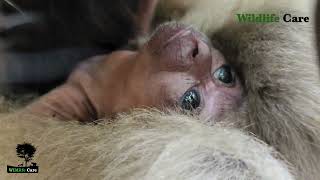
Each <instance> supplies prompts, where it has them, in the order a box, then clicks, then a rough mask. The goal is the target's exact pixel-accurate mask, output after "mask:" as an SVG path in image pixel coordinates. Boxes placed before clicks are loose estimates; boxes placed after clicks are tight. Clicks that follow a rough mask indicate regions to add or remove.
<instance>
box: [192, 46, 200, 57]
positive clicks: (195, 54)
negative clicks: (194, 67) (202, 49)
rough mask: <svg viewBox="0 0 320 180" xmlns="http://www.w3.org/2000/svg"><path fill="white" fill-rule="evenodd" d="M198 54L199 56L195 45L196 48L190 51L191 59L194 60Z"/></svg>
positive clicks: (197, 47)
mask: <svg viewBox="0 0 320 180" xmlns="http://www.w3.org/2000/svg"><path fill="white" fill-rule="evenodd" d="M198 54H199V46H198V44H197V45H196V47H195V48H194V49H193V51H192V57H193V58H196V57H197V55H198Z"/></svg>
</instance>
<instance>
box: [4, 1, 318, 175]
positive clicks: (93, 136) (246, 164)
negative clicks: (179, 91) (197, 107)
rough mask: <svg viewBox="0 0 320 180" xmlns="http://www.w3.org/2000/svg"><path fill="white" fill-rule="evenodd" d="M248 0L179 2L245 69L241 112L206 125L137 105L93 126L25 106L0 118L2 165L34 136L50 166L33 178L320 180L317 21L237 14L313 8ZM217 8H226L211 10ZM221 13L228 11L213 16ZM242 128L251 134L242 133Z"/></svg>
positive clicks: (185, 13) (45, 164)
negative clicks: (266, 20)
mask: <svg viewBox="0 0 320 180" xmlns="http://www.w3.org/2000/svg"><path fill="white" fill-rule="evenodd" d="M172 2H174V1H172ZM176 2H178V1H176ZM190 2H191V1H190ZM192 2H193V1H192ZM242 2H244V1H232V2H229V1H228V3H230V4H232V3H235V6H233V7H234V8H233V9H231V11H227V10H225V9H221V7H224V6H223V3H221V2H220V1H219V2H218V1H199V2H197V3H198V5H199V4H200V5H201V4H202V5H205V6H206V7H208V8H210V13H208V11H205V10H204V9H201V8H198V10H197V13H198V15H197V16H196V15H192V14H191V12H193V11H191V10H194V9H193V7H197V6H198V5H194V4H192V5H191V6H190V7H189V6H188V7H189V8H181V9H182V10H183V11H181V12H182V13H181V14H182V16H183V17H184V18H182V19H183V21H184V22H188V23H190V24H194V25H195V26H196V27H198V28H199V29H200V30H202V31H203V32H206V34H207V35H208V36H210V38H211V39H212V41H213V44H215V45H216V46H217V47H219V49H220V50H221V52H222V53H223V54H224V55H225V57H226V59H227V60H228V61H229V63H230V64H232V65H233V66H234V67H235V68H236V70H237V71H238V73H239V74H240V76H241V78H242V83H243V86H244V90H245V92H246V96H245V100H244V102H243V105H242V107H241V108H240V109H239V111H237V112H234V113H230V114H228V115H227V116H226V117H223V118H221V119H213V120H211V121H210V122H209V123H208V124H210V125H213V127H207V126H204V125H202V123H201V122H202V121H201V119H197V118H196V117H187V116H183V115H179V114H173V115H172V114H171V115H166V114H165V113H159V112H154V111H151V112H150V111H138V112H131V114H130V113H129V115H123V116H119V117H118V118H117V119H114V120H113V121H108V120H102V121H101V122H99V123H98V125H94V126H93V125H79V124H77V123H75V122H57V121H54V120H50V119H48V120H46V119H43V118H42V119H38V118H35V117H26V116H25V115H21V114H19V113H17V114H11V115H5V116H4V117H2V118H1V121H0V128H1V131H0V138H1V144H0V147H1V148H0V149H1V155H0V160H1V163H2V164H3V163H4V164H3V167H5V166H6V165H7V164H12V163H15V162H17V161H18V159H17V158H16V156H15V152H14V151H15V146H16V144H19V143H22V142H23V141H29V142H30V143H33V144H34V145H35V146H36V147H37V148H38V152H37V153H38V154H37V155H36V157H37V158H38V159H37V158H35V159H34V161H35V162H37V163H38V164H39V166H40V168H43V173H42V172H41V171H42V170H40V172H39V174H38V176H37V175H34V176H33V175H28V176H25V177H23V178H30V179H36V178H39V179H46V178H48V179H50V178H52V179H61V178H63V179H88V178H91V179H143V178H145V179H188V178H189V179H228V178H229V179H230V178H233V179H294V178H295V179H302V180H316V179H317V178H318V177H319V172H320V163H319V162H320V149H319V148H320V147H319V145H320V120H319V118H320V106H319V105H320V84H319V82H320V81H319V69H318V65H317V63H318V57H317V54H316V48H315V33H314V26H313V24H312V22H310V23H301V24H300V23H297V24H293V23H273V24H240V23H236V22H234V21H232V18H231V19H230V17H232V16H233V15H234V14H232V13H234V12H237V11H239V12H240V11H249V10H252V9H254V10H255V12H265V11H267V10H268V8H269V10H270V11H272V12H275V11H288V12H295V13H298V14H299V13H300V14H304V13H307V12H305V9H303V8H302V9H301V11H299V6H297V7H293V6H291V5H296V4H295V3H294V2H292V3H291V4H288V6H285V5H284V6H279V7H276V5H277V4H274V5H272V3H267V4H269V5H268V6H263V7H262V5H261V6H253V8H250V7H251V6H250V5H252V4H254V2H256V1H254V2H253V1H250V2H252V4H250V3H249V4H247V5H243V4H241V3H242ZM258 2H263V1H258ZM268 2H269V1H268ZM301 3H302V2H301ZM270 4H271V5H270ZM303 4H304V3H303ZM167 5H168V6H169V5H170V4H167ZM174 5H176V4H174ZM178 5H179V4H178ZM200 5H199V6H200ZM218 5H219V6H218ZM179 6H180V5H179ZM306 6H309V4H307V3H306ZM203 7H204V6H203ZM226 7H227V6H226ZM195 9H196V8H195ZM215 10H216V11H215ZM212 12H221V14H219V17H216V16H210V15H212V14H211V13H212ZM223 12H225V13H226V14H223ZM197 13H196V14H197ZM230 13H231V14H230ZM189 15H190V18H188V16H189ZM308 15H309V16H310V17H312V15H311V14H308ZM178 16H180V15H179V14H178ZM207 17H210V18H209V19H206V18H207ZM220 17H229V18H226V20H223V21H217V22H215V21H214V20H215V18H220ZM193 18H195V19H193ZM211 18H212V19H211ZM311 19H312V18H311ZM200 20H203V21H202V22H206V23H208V26H203V25H204V24H205V23H203V24H201V23H200V22H201V21H200ZM197 23H198V24H197ZM216 122H219V123H218V124H216ZM220 123H221V125H219V124H220ZM242 130H244V131H245V132H250V133H249V134H246V135H243V133H241V131H242ZM252 135H254V136H256V137H257V138H258V139H260V140H262V141H264V142H265V143H266V144H267V145H268V146H269V147H268V146H266V145H263V144H261V142H258V141H256V140H254V137H252ZM270 147H273V148H274V149H275V150H276V151H278V152H279V153H280V156H277V155H276V154H274V153H273V151H272V150H270ZM282 160H283V161H284V162H286V161H287V162H289V164H290V166H286V165H285V164H284V163H282ZM269 172H271V173H269ZM289 172H290V173H289ZM189 173H190V174H189ZM290 174H292V175H293V176H294V177H292V176H291V175H290ZM1 176H3V177H4V178H5V179H10V178H12V179H14V178H15V179H19V178H22V176H20V175H11V174H6V173H4V174H3V175H2V174H1Z"/></svg>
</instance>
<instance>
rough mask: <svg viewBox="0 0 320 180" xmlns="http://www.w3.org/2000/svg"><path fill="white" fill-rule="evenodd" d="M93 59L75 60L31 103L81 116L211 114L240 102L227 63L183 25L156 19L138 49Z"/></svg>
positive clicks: (57, 112)
mask: <svg viewBox="0 0 320 180" xmlns="http://www.w3.org/2000/svg"><path fill="white" fill-rule="evenodd" d="M96 59H98V60H91V61H88V62H87V63H86V64H85V65H81V66H79V68H78V69H77V70H76V71H75V72H74V73H73V74H72V75H71V77H70V78H69V80H68V81H67V82H66V84H65V85H63V86H62V87H60V88H58V89H57V90H54V91H53V92H51V93H49V94H48V95H47V96H46V97H45V98H42V99H43V100H40V103H37V102H36V103H35V104H36V106H33V107H34V108H33V109H35V110H36V112H39V111H42V112H43V111H44V109H50V110H49V114H50V115H55V116H56V115H58V116H60V117H62V118H77V119H80V120H85V119H96V118H100V117H103V116H109V115H113V114H115V113H119V112H123V111H127V110H129V109H131V108H137V107H158V108H162V107H170V106H171V107H173V106H178V107H181V108H182V109H184V110H187V111H192V112H195V113H198V114H199V115H200V116H201V117H202V118H211V117H218V116H221V115H222V114H223V113H225V112H227V111H228V110H231V109H234V108H236V107H238V106H239V104H240V103H241V98H242V88H241V85H240V82H239V79H238V78H237V76H236V73H235V72H234V70H233V69H232V67H231V66H229V65H228V64H226V61H225V59H224V57H223V55H222V54H221V53H220V52H219V51H218V50H217V49H215V48H214V47H213V46H212V45H211V44H210V41H209V40H208V39H207V38H206V36H204V35H203V34H201V33H199V32H198V31H196V30H194V29H193V28H191V27H189V26H185V25H181V24H177V23H169V24H165V25H162V26H160V27H159V28H158V29H157V30H156V31H155V32H154V34H153V35H152V36H151V38H150V40H149V41H147V43H146V44H145V45H144V46H143V47H142V48H141V49H140V50H138V51H117V52H114V53H112V54H110V55H107V56H101V57H99V58H96ZM66 94H67V95H66ZM61 98H64V99H61ZM66 98H68V99H66ZM41 101H42V103H41ZM59 102H61V103H59ZM62 102H67V103H62ZM37 104H42V105H40V106H37ZM43 104H46V106H43ZM43 107H45V108H43ZM93 116H94V117H93Z"/></svg>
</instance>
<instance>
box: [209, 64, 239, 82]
mask: <svg viewBox="0 0 320 180" xmlns="http://www.w3.org/2000/svg"><path fill="white" fill-rule="evenodd" d="M213 77H214V78H215V79H217V80H219V81H220V82H221V84H223V85H225V86H227V87H231V86H233V85H234V83H235V72H234V71H233V69H232V67H231V66H229V65H226V64H224V65H222V66H221V67H220V68H218V69H217V70H216V71H215V72H214V74H213Z"/></svg>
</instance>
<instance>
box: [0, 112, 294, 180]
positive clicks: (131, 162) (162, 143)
mask: <svg viewBox="0 0 320 180" xmlns="http://www.w3.org/2000/svg"><path fill="white" fill-rule="evenodd" d="M0 129H1V131H0V142H1V143H0V166H1V167H2V170H1V175H0V179H6V180H11V179H24V180H27V179H30V180H31V179H32V180H37V179H39V180H43V179H54V180H55V179H57V180H60V179H65V180H69V179H74V180H81V179H83V180H85V179H97V180H98V179H104V180H116V179H117V180H126V179H135V180H137V179H146V180H160V179H163V180H179V179H181V180H188V179H190V180H191V179H192V180H196V179H199V180H200V179H201V180H204V179H208V180H209V179H210V180H221V179H234V180H291V179H293V177H292V175H291V174H290V173H289V172H288V169H287V168H288V166H287V165H286V164H285V163H283V162H281V161H280V160H277V159H275V157H277V154H276V153H275V152H274V151H273V150H272V148H270V147H268V146H266V145H265V144H263V143H262V142H260V141H258V140H257V139H255V138H253V137H250V136H248V135H245V133H243V132H241V131H239V130H236V129H230V128H227V127H221V126H215V127H209V126H205V125H203V124H202V123H200V121H198V120H197V119H196V118H192V117H188V116H185V115H179V114H177V113H172V112H171V113H169V114H165V113H161V112H157V111H154V110H153V111H150V110H138V111H133V112H131V113H129V114H123V115H120V116H119V117H118V118H117V119H114V120H113V122H108V121H107V120H102V121H100V122H99V123H98V124H97V125H93V124H89V125H83V124H82V125H80V124H77V123H76V122H60V121H56V120H50V119H43V118H37V117H30V116H23V115H17V114H15V115H14V114H13V115H2V116H1V121H0ZM23 142H30V143H32V144H33V145H35V146H36V148H37V151H36V154H35V158H34V160H32V161H33V162H37V164H38V165H39V174H27V175H26V174H7V173H6V172H5V169H6V166H7V165H13V166H14V165H15V166H17V164H20V163H21V161H22V159H20V158H18V157H17V156H16V153H15V151H16V150H15V148H16V145H17V144H19V143H23Z"/></svg>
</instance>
